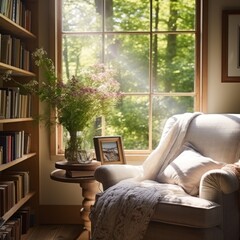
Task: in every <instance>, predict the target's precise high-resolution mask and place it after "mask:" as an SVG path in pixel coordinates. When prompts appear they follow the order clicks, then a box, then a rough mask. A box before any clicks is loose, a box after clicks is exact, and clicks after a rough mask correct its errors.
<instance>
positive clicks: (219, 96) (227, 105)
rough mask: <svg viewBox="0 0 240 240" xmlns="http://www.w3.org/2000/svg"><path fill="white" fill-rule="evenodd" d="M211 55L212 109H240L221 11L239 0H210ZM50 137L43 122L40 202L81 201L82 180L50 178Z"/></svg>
mask: <svg viewBox="0 0 240 240" xmlns="http://www.w3.org/2000/svg"><path fill="white" fill-rule="evenodd" d="M208 2H209V26H208V27H209V46H208V49H209V53H208V54H209V59H208V81H209V83H208V112H210V113H220V112H236V113H240V104H239V103H240V83H221V12H222V9H224V8H232V7H237V6H239V9H240V3H239V0H209V1H208ZM39 4H40V9H39V15H40V21H39V25H40V26H39V28H40V29H39V36H40V39H39V46H44V48H45V49H48V35H47V33H48V26H49V24H48V23H49V20H48V0H41V1H39ZM48 153H49V138H48V133H47V131H46V130H45V127H44V126H40V204H41V205H79V204H80V203H81V191H80V188H79V186H78V184H68V183H60V182H55V181H53V180H51V179H50V177H49V176H50V173H51V171H53V170H54V169H55V168H54V162H53V161H51V160H50V157H49V154H48Z"/></svg>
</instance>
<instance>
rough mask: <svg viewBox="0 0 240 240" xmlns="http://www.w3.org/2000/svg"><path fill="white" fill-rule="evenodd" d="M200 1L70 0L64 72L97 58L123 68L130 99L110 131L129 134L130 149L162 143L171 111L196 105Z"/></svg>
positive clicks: (110, 118) (124, 100)
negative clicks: (197, 16) (196, 30)
mask: <svg viewBox="0 0 240 240" xmlns="http://www.w3.org/2000/svg"><path fill="white" fill-rule="evenodd" d="M150 7H152V9H150ZM195 7H196V6H195V1H194V0H152V1H151V0H81V1H79V0H63V6H62V10H63V16H62V31H63V33H62V49H63V55H62V59H63V62H62V73H63V78H64V79H65V80H67V79H69V78H70V77H71V76H72V75H76V76H77V75H78V71H79V69H81V68H82V67H83V66H87V65H91V64H93V63H96V62H104V63H105V64H106V65H108V66H109V67H112V68H114V69H115V70H116V71H117V73H118V77H117V79H118V81H119V83H120V86H121V91H122V93H123V98H122V100H121V101H120V102H119V103H118V105H117V107H116V108H115V109H114V111H113V112H112V114H111V115H109V116H107V117H106V119H105V123H106V124H105V126H104V130H103V132H104V134H105V135H122V137H123V141H124V147H125V149H133V150H151V149H153V148H155V147H156V145H157V144H158V141H159V139H160V136H161V131H162V128H163V125H164V123H165V120H166V119H167V118H168V117H169V116H171V115H173V114H176V113H183V112H191V111H194V99H195V98H194V97H195V72H196V69H195V64H196V63H195V61H196V56H195V45H196V43H195V42H196V32H195V25H196V24H195V15H196V14H195V11H196V9H195ZM150 14H152V15H150ZM89 133H91V134H92V135H94V134H99V131H98V132H97V133H96V130H94V129H89ZM91 137H92V136H90V138H91Z"/></svg>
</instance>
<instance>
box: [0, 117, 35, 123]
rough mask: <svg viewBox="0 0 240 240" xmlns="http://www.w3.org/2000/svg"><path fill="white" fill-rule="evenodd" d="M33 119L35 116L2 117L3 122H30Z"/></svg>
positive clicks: (1, 121)
mask: <svg viewBox="0 0 240 240" xmlns="http://www.w3.org/2000/svg"><path fill="white" fill-rule="evenodd" d="M29 121H33V118H10V119H0V124H1V123H17V122H29Z"/></svg>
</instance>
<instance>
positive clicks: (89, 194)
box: [78, 181, 100, 240]
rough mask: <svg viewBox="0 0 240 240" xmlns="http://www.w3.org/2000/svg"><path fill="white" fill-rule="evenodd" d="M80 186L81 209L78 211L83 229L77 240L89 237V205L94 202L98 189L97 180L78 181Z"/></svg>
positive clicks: (84, 239) (85, 239)
mask: <svg viewBox="0 0 240 240" xmlns="http://www.w3.org/2000/svg"><path fill="white" fill-rule="evenodd" d="M80 187H81V188H82V196H83V198H84V199H83V202H82V209H81V212H80V215H81V218H82V220H83V226H84V230H83V232H82V233H81V235H80V236H79V238H78V239H79V240H90V237H91V221H90V219H89V213H90V210H91V206H92V205H93V204H94V202H95V197H96V194H97V193H98V192H99V191H100V190H99V183H98V182H97V181H91V182H83V183H80Z"/></svg>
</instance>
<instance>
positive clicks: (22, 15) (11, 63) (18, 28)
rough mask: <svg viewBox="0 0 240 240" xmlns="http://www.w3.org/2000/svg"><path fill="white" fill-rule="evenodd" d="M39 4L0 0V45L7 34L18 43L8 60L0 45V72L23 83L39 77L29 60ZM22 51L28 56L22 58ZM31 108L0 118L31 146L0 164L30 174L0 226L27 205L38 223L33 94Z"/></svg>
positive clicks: (3, 170)
mask: <svg viewBox="0 0 240 240" xmlns="http://www.w3.org/2000/svg"><path fill="white" fill-rule="evenodd" d="M2 4H10V7H8V8H7V7H6V6H4V7H3V8H2V6H1V5H2ZM14 4H16V5H14ZM38 4H39V1H38V0H24V1H22V0H2V1H0V37H1V38H0V46H2V44H3V43H2V41H1V40H2V36H3V35H8V36H10V39H17V41H18V42H19V43H20V45H21V49H20V50H19V49H18V48H17V49H16V48H14V46H11V48H10V49H11V50H10V53H9V52H7V53H8V54H9V59H8V60H6V58H3V57H2V56H3V51H4V50H3V48H1V47H0V73H4V72H5V71H8V70H10V71H11V74H12V77H13V78H14V80H16V81H19V82H21V83H26V82H28V81H30V80H32V79H33V78H34V79H36V80H37V76H38V71H37V69H36V68H35V67H34V66H33V64H32V62H31V52H33V51H34V50H35V49H36V48H37V47H38V37H37V35H38ZM20 6H21V7H20ZM5 7H6V8H5ZM4 8H5V9H8V11H9V12H6V11H3V9H4ZM11 8H12V9H11ZM12 42H13V40H11V44H12ZM4 49H5V48H4ZM19 51H20V54H22V55H20V57H19V62H18V64H15V60H16V59H15V57H16V55H18V54H19ZM25 53H26V56H28V58H26V57H25ZM4 54H5V53H4ZM0 87H1V88H7V87H16V85H14V83H13V82H4V81H3V80H2V79H0ZM31 109H32V111H31V116H28V117H17V118H14V117H12V118H1V119H0V131H14V132H18V131H23V132H24V133H28V134H29V135H30V136H31V149H30V152H29V153H27V154H23V155H22V156H21V157H18V158H17V159H15V160H12V161H10V162H7V163H3V164H0V177H1V175H4V174H7V173H9V172H27V173H28V174H29V186H28V187H29V191H28V193H27V194H25V195H24V196H22V197H21V198H20V200H19V201H17V202H16V203H15V204H14V205H13V206H12V207H11V208H10V209H8V210H7V211H5V212H4V214H1V215H0V227H1V226H3V225H4V224H5V223H6V222H7V221H8V220H9V219H11V218H12V217H13V216H14V214H15V213H16V212H18V210H20V209H21V208H22V207H25V206H29V207H30V209H31V213H32V215H33V216H32V219H34V223H35V224H38V206H39V147H38V146H39V125H38V123H37V122H36V121H35V120H34V118H33V117H34V116H37V115H38V113H39V107H38V99H37V97H34V96H32V98H31ZM0 185H1V178H0ZM0 201H1V200H0ZM0 232H1V230H0Z"/></svg>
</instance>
